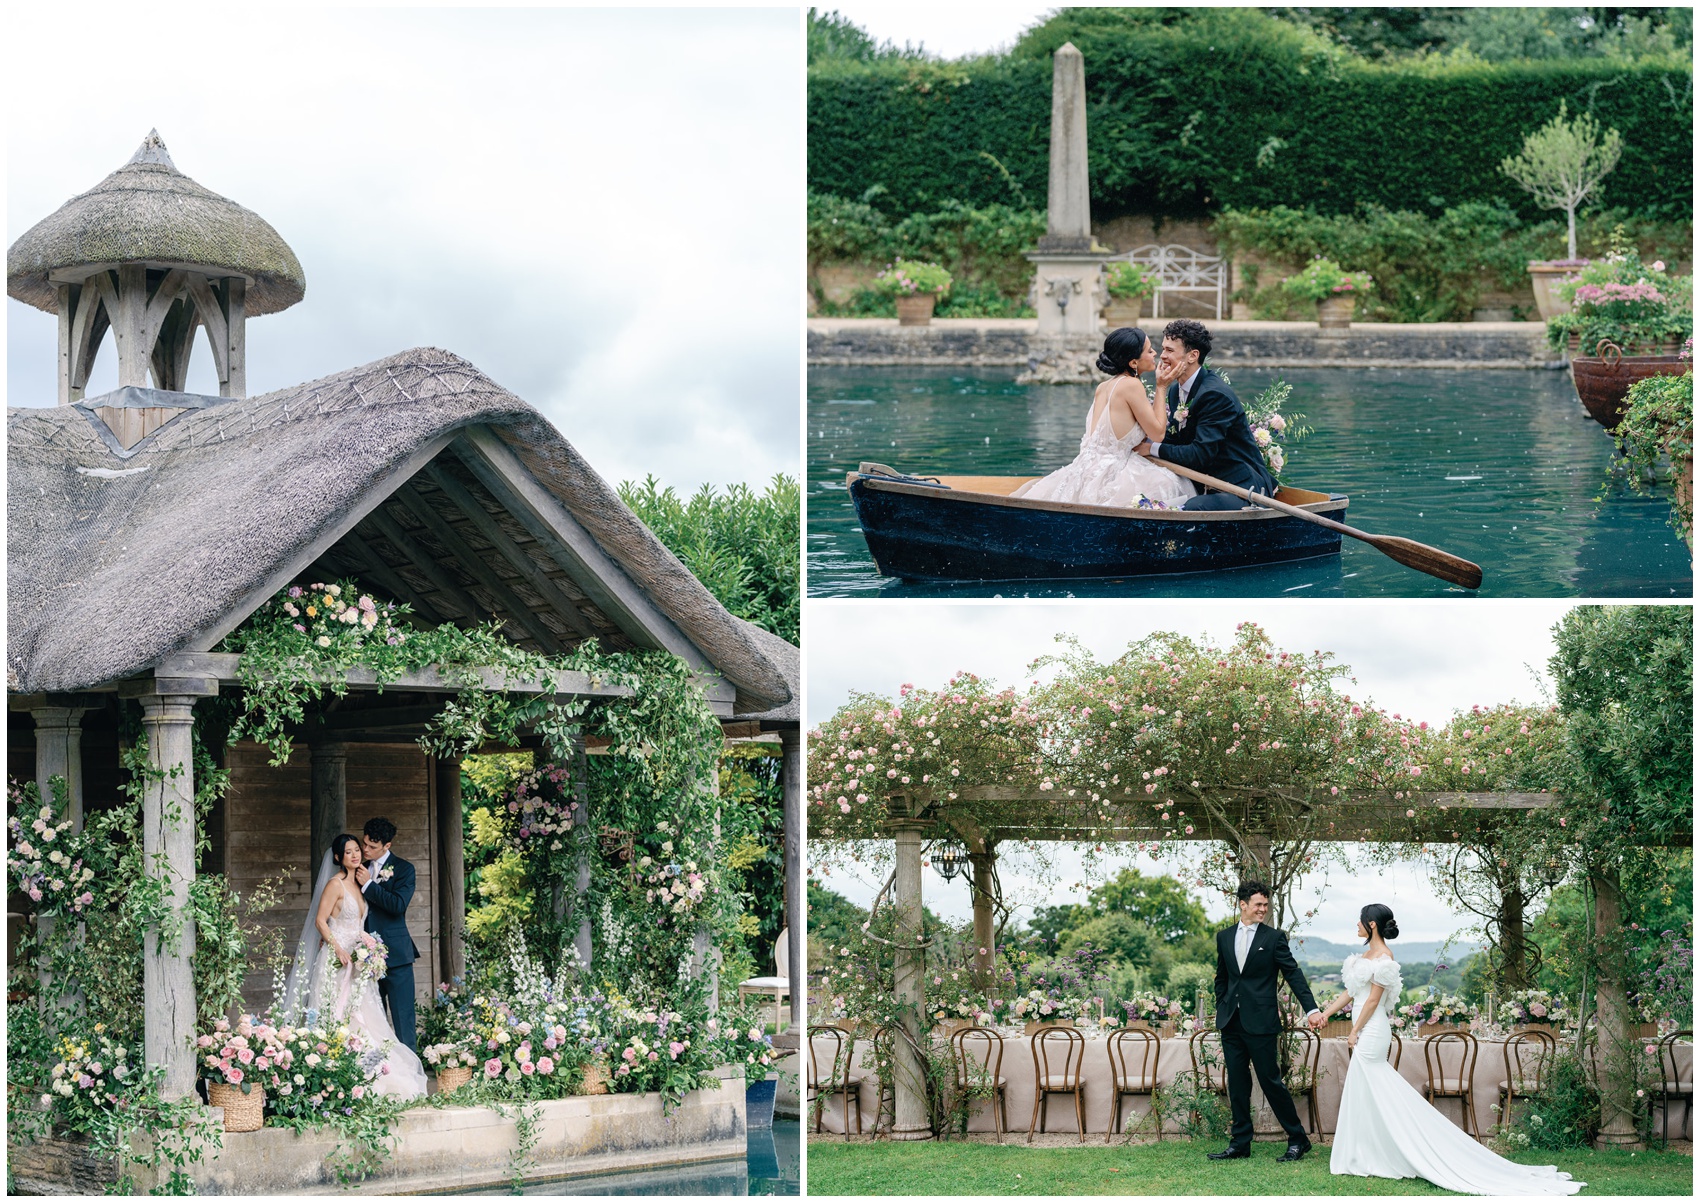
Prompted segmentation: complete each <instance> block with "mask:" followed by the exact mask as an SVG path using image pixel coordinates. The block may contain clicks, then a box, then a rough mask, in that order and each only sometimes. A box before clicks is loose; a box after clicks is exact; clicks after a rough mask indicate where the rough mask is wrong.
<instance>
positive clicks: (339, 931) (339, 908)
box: [325, 881, 366, 950]
mask: <svg viewBox="0 0 1700 1203" xmlns="http://www.w3.org/2000/svg"><path fill="white" fill-rule="evenodd" d="M326 889H340V890H342V891H343V896H342V897H341V898H339V899H337V901H336V904H335V905H334V906H332V907H331V914H330V918H329V919H326V920H325V926H326V927H328V928H330V929H331V936H332V937H333V938H334V939H335V940H336V942H337V943H338V944H340V945H342V947H343V948H344V949H345V950H346V949H348V948H350V947H351V946H352V945H353V944H354V941H355V940H357V939H359V938H360V933H361V932H362V931H364V930H365V929H366V920H365V919H364V918H362V917H361V914H360V898H359V896H358V895H357V894H356V893H355V892H354V891H353V890H352V889H351V888H350V887H349V886H348V885H346V884H344V883H343V882H340V881H339V882H333V883H332V884H331V885H329V886H327V887H326Z"/></svg>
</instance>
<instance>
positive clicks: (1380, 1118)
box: [1328, 953, 1587, 1195]
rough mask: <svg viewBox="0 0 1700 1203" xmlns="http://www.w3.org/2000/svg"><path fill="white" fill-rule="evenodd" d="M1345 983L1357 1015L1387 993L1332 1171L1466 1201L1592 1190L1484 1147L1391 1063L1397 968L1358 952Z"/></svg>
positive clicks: (1363, 1055)
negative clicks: (1376, 990)
mask: <svg viewBox="0 0 1700 1203" xmlns="http://www.w3.org/2000/svg"><path fill="white" fill-rule="evenodd" d="M1340 976H1341V980H1342V981H1343V983H1344V985H1345V988H1346V989H1347V990H1348V991H1349V992H1350V993H1351V995H1352V1006H1353V1008H1354V1010H1356V1009H1358V1008H1361V1007H1365V1006H1368V1005H1369V990H1370V985H1371V984H1372V983H1379V984H1380V985H1381V987H1382V989H1383V990H1384V993H1383V995H1382V999H1381V1003H1382V1005H1381V1006H1380V1008H1378V1009H1377V1010H1376V1013H1375V1014H1374V1015H1371V1016H1370V1017H1369V1018H1368V1019H1366V1020H1365V1021H1364V1025H1363V1027H1362V1029H1360V1030H1359V1032H1358V1043H1357V1047H1356V1049H1355V1050H1354V1051H1353V1055H1352V1060H1351V1064H1350V1065H1349V1066H1348V1068H1347V1070H1346V1083H1345V1086H1344V1087H1343V1089H1342V1091H1341V1094H1340V1122H1339V1125H1338V1127H1337V1129H1336V1130H1335V1133H1334V1151H1333V1155H1332V1156H1331V1157H1330V1159H1329V1163H1328V1168H1329V1169H1330V1170H1332V1171H1333V1172H1334V1173H1336V1174H1355V1175H1357V1176H1359V1177H1375V1178H1426V1179H1428V1181H1430V1182H1432V1183H1434V1184H1435V1185H1436V1186H1438V1187H1441V1188H1442V1189H1445V1190H1452V1191H1458V1192H1459V1193H1461V1194H1467V1195H1573V1194H1575V1193H1576V1192H1577V1191H1579V1190H1581V1189H1582V1187H1584V1186H1586V1185H1587V1183H1585V1182H1573V1181H1571V1179H1570V1175H1569V1174H1566V1173H1562V1172H1561V1171H1559V1170H1558V1169H1557V1168H1555V1167H1554V1166H1550V1165H1543V1166H1532V1165H1518V1164H1517V1163H1516V1162H1514V1161H1507V1160H1506V1159H1505V1158H1503V1157H1500V1156H1498V1155H1497V1154H1495V1153H1493V1152H1491V1151H1489V1150H1488V1149H1486V1148H1483V1147H1482V1146H1481V1145H1480V1144H1478V1143H1477V1142H1476V1140H1475V1138H1474V1137H1472V1136H1470V1135H1469V1134H1468V1133H1467V1132H1465V1131H1463V1130H1462V1129H1461V1128H1459V1127H1457V1126H1456V1125H1455V1124H1453V1122H1452V1121H1451V1120H1449V1119H1447V1118H1446V1116H1444V1115H1442V1114H1441V1113H1440V1112H1439V1111H1437V1110H1435V1108H1434V1106H1433V1105H1432V1104H1430V1103H1429V1101H1428V1100H1427V1099H1425V1098H1424V1097H1423V1096H1422V1094H1421V1093H1419V1092H1418V1090H1417V1088H1416V1087H1414V1086H1412V1085H1411V1084H1410V1083H1409V1082H1407V1081H1405V1079H1404V1078H1402V1077H1400V1076H1399V1071H1398V1070H1396V1069H1394V1068H1393V1067H1392V1066H1391V1065H1389V1064H1388V1063H1387V1049H1388V1046H1389V1045H1390V1044H1392V1027H1391V1023H1390V1020H1389V1015H1390V1014H1391V1013H1392V1011H1393V1008H1394V1007H1395V1006H1397V1005H1398V1001H1399V990H1400V977H1399V965H1398V963H1397V962H1395V961H1393V960H1392V959H1391V958H1382V959H1377V960H1369V959H1368V958H1365V957H1362V956H1359V955H1357V954H1355V953H1354V954H1353V955H1352V956H1349V957H1347V958H1346V963H1345V965H1344V966H1343V967H1342V968H1341V970H1340Z"/></svg>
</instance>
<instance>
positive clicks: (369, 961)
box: [349, 931, 390, 982]
mask: <svg viewBox="0 0 1700 1203" xmlns="http://www.w3.org/2000/svg"><path fill="white" fill-rule="evenodd" d="M349 958H350V959H351V960H352V961H353V964H354V980H355V981H357V982H375V981H377V980H378V979H379V978H381V977H383V976H384V973H385V971H386V970H387V969H388V968H389V960H390V950H389V949H388V948H386V947H384V942H383V940H382V939H380V938H379V937H378V936H377V935H375V934H374V933H372V932H369V931H367V932H361V933H360V938H359V939H358V940H356V941H355V942H354V947H353V948H352V949H350V950H349Z"/></svg>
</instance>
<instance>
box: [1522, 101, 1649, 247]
mask: <svg viewBox="0 0 1700 1203" xmlns="http://www.w3.org/2000/svg"><path fill="white" fill-rule="evenodd" d="M1566 111H1567V106H1566V103H1565V102H1564V101H1562V100H1561V101H1559V102H1558V116H1556V117H1554V118H1553V119H1552V120H1551V121H1549V122H1547V123H1546V124H1545V125H1543V126H1541V128H1540V129H1538V130H1536V131H1534V132H1533V133H1531V134H1529V135H1527V136H1526V137H1525V138H1524V139H1523V147H1522V149H1521V150H1519V151H1518V152H1517V153H1516V154H1514V155H1509V156H1507V157H1506V158H1505V160H1504V161H1503V162H1502V163H1500V165H1499V169H1500V171H1502V172H1503V173H1504V174H1506V175H1507V176H1509V177H1510V178H1511V179H1513V180H1515V181H1516V182H1517V183H1518V184H1520V185H1521V186H1522V187H1523V188H1524V189H1525V190H1526V191H1528V192H1529V193H1531V194H1532V195H1533V196H1534V198H1535V203H1536V204H1538V205H1540V206H1541V207H1542V208H1543V209H1563V210H1564V213H1565V219H1566V221H1567V223H1568V230H1569V239H1570V242H1569V247H1570V256H1569V257H1570V258H1572V259H1574V258H1575V257H1576V209H1577V207H1578V206H1580V205H1581V204H1582V203H1583V202H1584V201H1586V200H1587V199H1588V197H1590V196H1592V195H1593V194H1594V192H1595V190H1596V189H1598V188H1599V186H1600V181H1601V180H1603V179H1605V177H1606V176H1607V175H1609V174H1610V173H1611V172H1612V170H1613V169H1614V168H1616V167H1617V162H1618V160H1619V159H1620V158H1622V157H1623V137H1622V135H1621V134H1619V133H1618V132H1617V131H1616V130H1615V129H1608V130H1605V131H1604V132H1602V131H1601V129H1600V123H1599V122H1598V121H1595V120H1594V118H1593V117H1592V115H1590V114H1588V113H1578V114H1577V115H1576V117H1575V118H1574V119H1568V118H1567V116H1566Z"/></svg>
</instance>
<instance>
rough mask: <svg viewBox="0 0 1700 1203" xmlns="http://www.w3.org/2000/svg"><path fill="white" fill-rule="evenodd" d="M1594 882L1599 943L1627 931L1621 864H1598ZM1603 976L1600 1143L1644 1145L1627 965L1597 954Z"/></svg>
mask: <svg viewBox="0 0 1700 1203" xmlns="http://www.w3.org/2000/svg"><path fill="white" fill-rule="evenodd" d="M1588 879H1589V881H1590V883H1591V884H1592V885H1593V887H1594V933H1593V934H1594V945H1595V947H1596V948H1599V947H1601V946H1602V945H1603V944H1605V942H1607V941H1615V940H1617V939H1619V938H1620V937H1621V935H1622V931H1623V927H1624V923H1623V883H1622V881H1621V880H1620V878H1619V876H1618V870H1617V866H1616V865H1609V864H1608V865H1599V866H1595V867H1594V868H1593V869H1591V870H1590V871H1589V873H1588ZM1597 962H1598V969H1599V981H1598V984H1597V985H1596V986H1595V987H1594V1006H1595V1009H1596V1011H1597V1012H1598V1014H1599V1023H1598V1024H1597V1025H1596V1027H1595V1029H1594V1030H1595V1039H1596V1040H1598V1041H1599V1045H1598V1049H1597V1052H1596V1061H1595V1065H1596V1067H1597V1072H1598V1074H1599V1089H1600V1131H1599V1135H1597V1136H1595V1137H1594V1147H1595V1148H1597V1149H1644V1148H1646V1147H1647V1146H1646V1145H1645V1144H1644V1143H1643V1142H1642V1140H1641V1137H1640V1134H1639V1133H1637V1132H1636V1131H1635V1093H1634V1092H1635V1075H1634V1073H1633V1071H1632V1070H1631V1068H1630V1060H1629V1059H1630V1057H1632V1056H1633V1055H1634V1054H1633V1051H1632V1048H1631V1041H1630V1037H1629V997H1628V991H1627V990H1626V989H1625V988H1624V981H1623V977H1624V965H1623V962H1622V961H1621V960H1620V959H1618V958H1614V957H1609V956H1607V957H1599V958H1597Z"/></svg>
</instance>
